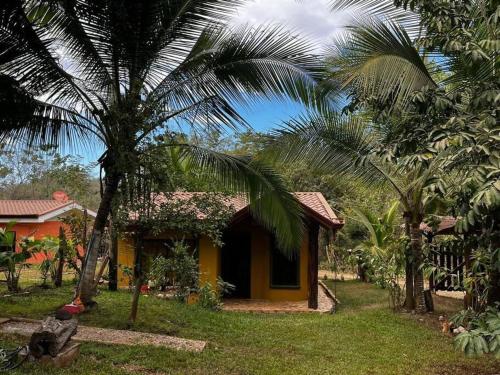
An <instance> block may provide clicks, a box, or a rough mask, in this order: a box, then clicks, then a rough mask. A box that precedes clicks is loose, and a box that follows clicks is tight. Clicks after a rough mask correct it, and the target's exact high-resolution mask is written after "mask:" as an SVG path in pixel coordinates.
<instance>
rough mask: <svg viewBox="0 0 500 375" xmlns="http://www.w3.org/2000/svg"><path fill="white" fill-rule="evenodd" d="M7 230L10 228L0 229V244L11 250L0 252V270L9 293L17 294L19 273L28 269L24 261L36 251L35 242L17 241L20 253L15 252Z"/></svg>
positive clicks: (26, 239) (30, 239) (12, 239)
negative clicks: (0, 269)
mask: <svg viewBox="0 0 500 375" xmlns="http://www.w3.org/2000/svg"><path fill="white" fill-rule="evenodd" d="M12 225H13V224H12ZM9 228H10V226H7V228H3V229H0V242H1V243H2V244H3V245H4V246H10V247H11V249H12V250H7V251H2V252H0V268H2V269H3V272H4V273H5V278H6V279H7V280H6V281H7V289H8V290H9V292H18V291H19V278H20V277H21V272H22V271H23V270H24V269H25V268H27V267H29V264H28V263H26V261H27V260H28V259H29V258H31V257H32V256H33V254H34V253H36V252H37V251H38V249H37V246H36V245H37V242H36V241H34V240H33V239H32V238H28V237H25V238H23V239H21V241H19V247H20V249H21V251H19V252H16V250H15V243H14V237H13V235H12V232H10V229H9Z"/></svg>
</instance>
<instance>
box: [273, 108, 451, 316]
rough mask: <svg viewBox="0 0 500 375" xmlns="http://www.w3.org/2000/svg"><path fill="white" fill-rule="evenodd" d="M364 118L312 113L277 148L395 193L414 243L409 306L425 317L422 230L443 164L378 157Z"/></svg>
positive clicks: (288, 157)
mask: <svg viewBox="0 0 500 375" xmlns="http://www.w3.org/2000/svg"><path fill="white" fill-rule="evenodd" d="M369 125H370V124H369V123H366V121H365V120H364V119H363V118H361V117H354V116H351V117H346V116H340V115H338V114H336V113H334V112H329V113H322V114H310V115H309V116H306V117H302V118H300V119H297V120H292V121H290V122H289V123H288V124H287V127H285V128H283V129H282V130H280V131H278V132H277V133H276V135H275V140H274V142H272V143H271V147H272V148H274V152H275V153H277V156H278V157H279V158H281V159H282V160H285V161H286V162H294V161H295V160H303V161H306V162H308V163H309V165H310V166H311V168H315V169H316V170H317V171H319V172H326V173H332V172H333V171H335V172H336V173H338V174H339V175H344V176H354V177H355V178H356V179H357V180H358V181H359V182H361V183H364V184H366V185H368V186H371V185H375V186H376V185H378V186H380V185H381V184H382V185H385V186H387V187H388V188H391V189H393V191H394V193H395V194H396V196H397V197H398V200H399V202H400V204H401V208H402V210H403V217H404V220H405V223H406V231H407V234H408V236H409V237H410V239H411V241H410V242H411V254H410V253H408V254H407V259H408V260H409V264H408V265H407V270H406V275H407V279H406V290H407V295H406V304H407V307H408V308H414V307H415V308H416V309H417V310H418V311H420V312H424V311H425V310H426V307H425V301H424V295H423V291H424V280H423V274H422V271H421V269H420V266H421V265H422V263H423V253H422V235H421V232H420V225H421V223H422V222H423V219H424V217H425V215H426V213H427V212H428V211H429V210H432V209H434V207H435V203H436V200H437V198H438V196H437V195H436V194H435V192H438V193H442V190H443V188H442V184H441V183H440V179H439V178H438V173H439V170H440V167H441V163H440V162H439V161H431V162H429V163H421V162H417V163H414V162H408V160H407V159H405V158H401V159H399V160H398V159H394V160H392V161H387V159H384V158H382V157H381V156H380V155H379V154H378V152H377V151H378V150H379V147H380V145H381V144H380V138H378V137H377V134H378V133H377V132H375V131H373V128H371V127H370V126H369Z"/></svg>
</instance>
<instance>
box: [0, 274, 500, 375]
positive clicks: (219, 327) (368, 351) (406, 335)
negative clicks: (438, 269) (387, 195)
mask: <svg viewBox="0 0 500 375" xmlns="http://www.w3.org/2000/svg"><path fill="white" fill-rule="evenodd" d="M330 285H331V282H330ZM336 291H337V295H338V298H339V299H340V301H341V303H342V304H341V306H340V308H339V309H338V312H337V314H335V315H319V314H250V313H234V312H218V313H217V312H210V311H206V310H202V309H200V308H198V307H196V306H186V305H181V304H178V303H176V302H171V301H163V300H159V299H156V298H154V297H147V298H141V304H140V311H139V318H138V322H137V325H136V327H135V328H134V329H136V330H140V331H148V332H155V333H165V334H171V335H176V336H180V337H186V338H193V339H201V340H207V341H208V347H207V348H206V349H205V351H203V352H202V353H186V352H175V351H171V350H167V349H164V348H153V347H140V346H136V347H126V346H106V345H98V344H91V343H85V344H83V345H82V355H81V356H80V358H79V360H78V362H77V364H75V365H73V366H72V367H71V368H69V369H66V370H57V371H56V370H54V371H52V372H51V374H52V373H53V374H139V373H141V374H142V373H144V374H157V373H159V374H163V373H165V374H462V373H467V374H494V373H498V369H499V368H500V362H498V361H495V360H494V359H493V358H491V357H485V358H481V359H474V360H471V359H466V358H464V357H463V356H462V355H461V354H460V353H457V352H455V351H454V350H453V347H452V342H451V339H449V338H447V337H445V336H443V335H442V334H441V333H440V332H439V331H438V330H436V329H430V328H429V327H428V326H427V325H425V324H422V323H420V322H418V320H416V319H413V318H411V317H409V316H406V315H404V314H394V313H392V312H391V311H389V310H388V309H387V307H386V292H385V291H383V290H381V289H378V288H376V287H374V286H372V285H367V284H362V283H359V282H355V281H346V282H339V283H337V285H336ZM0 294H1V293H0ZM70 296H71V286H69V285H67V286H65V287H64V288H61V289H58V290H56V289H49V290H34V291H33V293H32V294H31V295H30V296H24V297H21V296H19V297H10V298H0V316H24V317H31V318H42V317H44V316H45V315H46V314H48V313H50V312H52V311H54V310H55V309H56V308H57V307H58V306H60V305H61V304H63V303H64V302H67V300H68V298H70ZM130 298H131V296H130V294H129V293H127V292H117V293H111V292H107V291H103V292H102V293H101V294H100V295H99V296H98V297H97V301H98V302H99V310H98V311H95V312H92V313H89V314H84V315H82V316H81V318H80V320H81V323H82V324H86V325H94V326H100V327H112V328H118V329H125V323H126V320H127V316H128V311H129V306H130ZM22 341H23V339H20V338H14V337H6V336H3V337H2V336H0V346H3V347H5V346H8V347H13V346H15V345H17V344H18V343H21V342H22ZM17 373H33V374H46V373H47V370H46V369H43V368H39V367H35V366H34V365H31V364H25V365H24V366H23V368H22V370H19V371H18V372H17Z"/></svg>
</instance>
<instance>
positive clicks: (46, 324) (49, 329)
mask: <svg viewBox="0 0 500 375" xmlns="http://www.w3.org/2000/svg"><path fill="white" fill-rule="evenodd" d="M77 325H78V322H77V320H76V319H70V320H58V319H56V318H53V317H48V318H47V319H45V320H44V321H42V324H41V325H40V327H39V328H38V329H37V330H36V331H35V332H33V334H32V335H31V339H30V342H29V349H30V353H31V355H33V357H35V358H41V357H42V356H43V355H45V354H48V355H50V356H51V357H55V356H57V354H58V353H59V352H60V350H61V349H62V348H63V346H64V345H66V343H67V342H68V341H69V340H70V339H71V337H72V336H73V335H75V334H76V329H77Z"/></svg>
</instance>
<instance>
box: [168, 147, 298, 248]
mask: <svg viewBox="0 0 500 375" xmlns="http://www.w3.org/2000/svg"><path fill="white" fill-rule="evenodd" d="M175 147H181V149H182V158H183V159H184V160H186V161H187V162H188V164H189V168H192V169H195V170H198V171H200V172H201V173H202V175H203V177H204V178H211V179H212V180H216V181H218V182H219V183H220V184H221V186H223V187H225V189H227V191H229V192H232V193H236V194H244V195H245V196H246V197H247V199H248V201H249V203H250V210H251V212H252V214H253V215H254V216H255V218H256V219H257V220H258V221H259V222H261V223H262V224H263V225H264V226H265V227H266V228H268V229H269V230H271V231H272V232H273V233H274V234H275V236H276V239H277V242H278V245H279V247H280V248H281V249H282V250H283V251H284V252H285V253H288V254H290V253H292V252H294V251H297V250H298V249H299V247H300V244H301V242H302V234H303V220H302V208H301V206H300V203H299V202H298V201H297V199H296V198H295V197H294V196H293V194H291V193H290V192H288V191H287V189H286V187H285V184H284V182H283V180H282V179H281V177H280V176H279V174H277V173H276V172H275V171H274V170H273V169H272V168H271V167H270V166H269V165H267V164H265V163H263V162H262V161H259V160H256V159H252V158H250V157H240V156H231V155H226V154H223V153H220V152H215V151H212V150H208V149H206V148H202V147H197V146H193V145H176V146H175Z"/></svg>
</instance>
